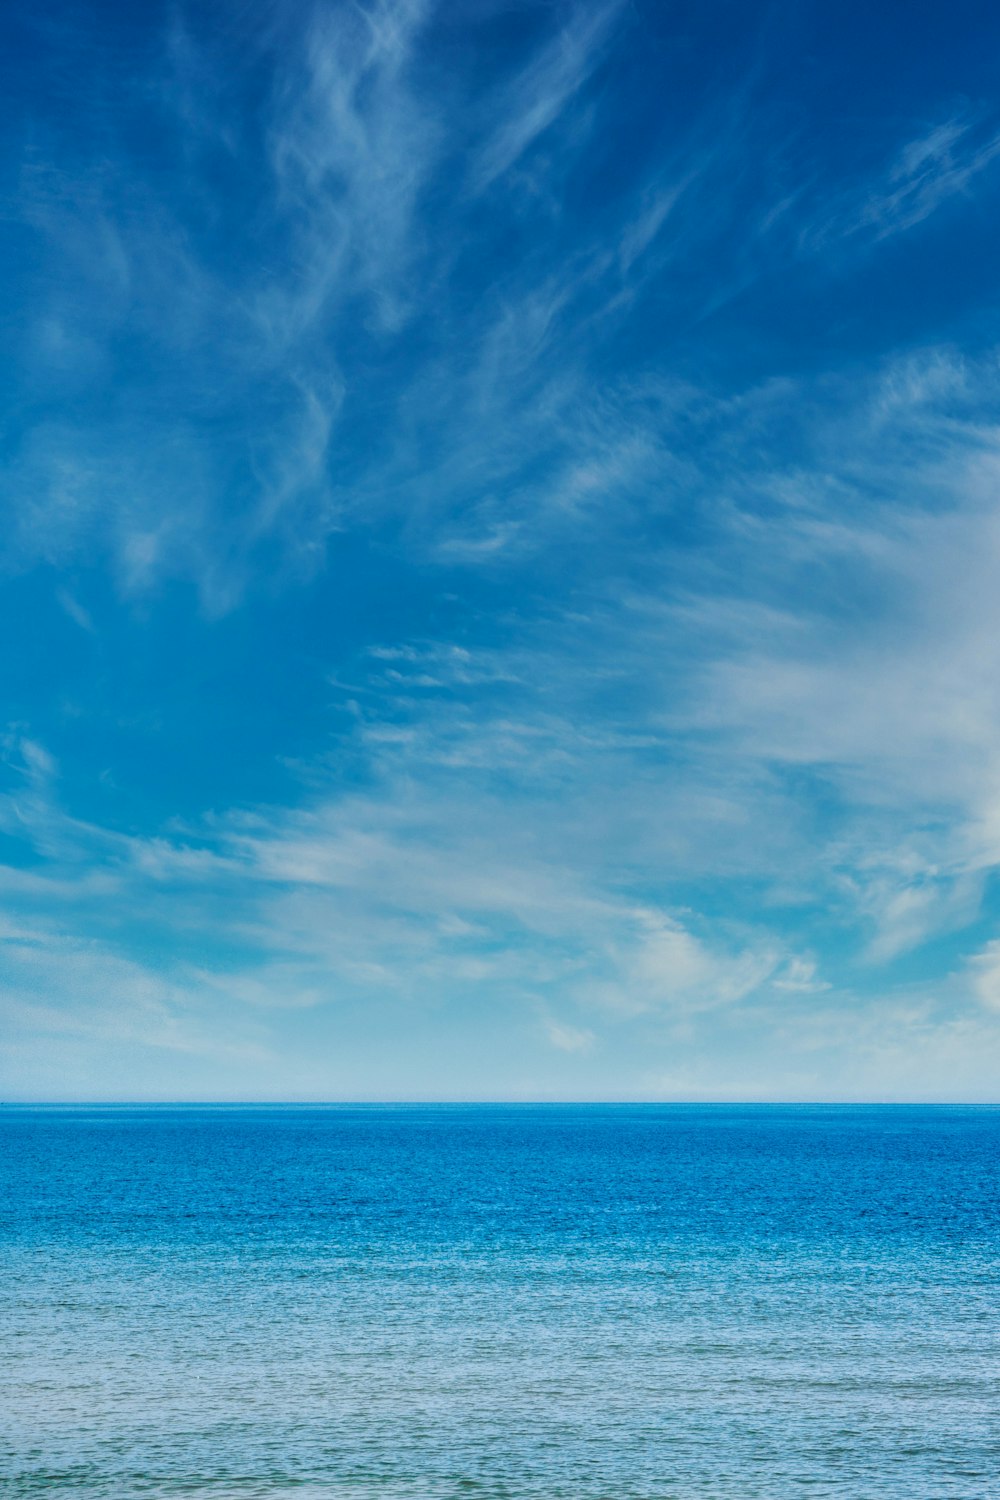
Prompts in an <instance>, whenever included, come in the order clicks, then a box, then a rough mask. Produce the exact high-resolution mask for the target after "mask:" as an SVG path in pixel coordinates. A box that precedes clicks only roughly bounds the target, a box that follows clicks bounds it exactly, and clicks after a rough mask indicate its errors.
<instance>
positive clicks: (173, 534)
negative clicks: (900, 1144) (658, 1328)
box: [0, 0, 1000, 1100]
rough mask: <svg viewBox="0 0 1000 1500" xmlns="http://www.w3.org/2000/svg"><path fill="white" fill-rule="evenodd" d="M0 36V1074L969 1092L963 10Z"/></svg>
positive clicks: (262, 8)
mask: <svg viewBox="0 0 1000 1500" xmlns="http://www.w3.org/2000/svg"><path fill="white" fill-rule="evenodd" d="M2 26H3V31H4V37H3V46H2V49H0V52H2V56H3V59H4V61H3V63H2V70H3V105H2V108H0V145H2V152H0V193H2V212H3V235H2V241H0V245H2V249H0V257H2V259H0V266H2V272H3V286H4V299H3V301H4V313H3V320H2V347H3V359H4V379H3V390H4V417H3V425H2V440H3V455H2V463H3V495H4V500H3V507H2V512H0V587H2V597H3V606H2V610H0V625H2V631H3V649H2V651H0V690H2V714H0V733H2V782H0V860H2V865H0V996H2V998H0V1006H2V1017H3V1025H2V1030H3V1047H2V1064H0V1097H2V1098H5V1099H12V1100H13V1099H71V1098H81V1099H84V1098H86V1099H91V1098H93V1099H99V1098H112V1099H124V1098H137V1099H139V1098H149V1099H169V1098H177V1099H195V1098H201V1099H341V1098H345V1099H357V1098H362V1099H385V1098H400V1099H406V1098H409V1099H421V1098H449V1099H455V1098H469V1099H476V1098H512V1099H518V1098H537V1099H560V1098H569V1099H588V1098H589V1099H597V1098H608V1099H629V1098H648V1099H661V1098H663V1099H674V1098H676V1099H688V1098H700V1099H719V1098H732V1099H739V1098H748V1097H749V1098H762V1099H769V1098H795V1099H815V1098H841V1099H853V1098H876V1099H879V1098H886V1099H893V1098H913V1099H923V1098H926V1099H936V1098H952V1099H984V1098H996V1096H997V1080H998V1078H1000V925H998V917H1000V885H998V878H997V874H998V870H1000V405H998V401H1000V358H998V347H1000V308H998V275H997V267H998V258H997V247H998V237H997V230H998V225H1000V91H998V74H997V59H998V56H1000V11H998V10H997V8H996V7H995V6H990V5H986V4H970V3H966V0H956V3H948V4H945V3H943V0H935V3H930V4H921V5H916V4H914V3H912V0H905V3H904V0H894V3H882V4H879V3H872V0H865V3H864V4H862V3H854V0H846V3H837V4H834V3H832V0H827V3H822V4H816V3H801V0H796V3H794V4H792V3H775V4H764V3H760V4H747V3H745V0H740V3H718V0H702V3H699V4H691V3H684V4H680V3H678V4H671V3H666V0H663V3H657V4H650V3H646V0H632V3H628V4H625V3H602V4H589V3H578V4H577V3H561V0H557V3H547V4H539V3H535V0H529V3H508V4H500V3H494V0H464V3H463V0H460V3H458V4H448V5H434V4H431V3H424V0H403V3H384V4H360V3H359V4H347V3H344V4H339V3H307V0H293V3H290V4H289V3H281V4H278V3H263V0H241V3H239V4H237V3H227V0H219V3H217V4H211V5H207V6H206V5H197V6H195V5H188V4H183V3H180V4H178V3H173V0H171V3H169V4H164V3H160V0H150V3H149V4H143V5H132V4H129V5H126V4H124V3H111V0H98V3H77V0H52V3H50V4H46V5H45V6H37V5H29V4H27V3H26V0H15V3H13V4H11V5H9V6H8V7H7V8H6V10H5V17H4V20H3V23H2Z"/></svg>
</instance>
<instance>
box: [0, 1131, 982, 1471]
mask: <svg viewBox="0 0 1000 1500" xmlns="http://www.w3.org/2000/svg"><path fill="white" fill-rule="evenodd" d="M998 1161H1000V1112H998V1111H995V1110H991V1109H980V1108H910V1107H880V1108H853V1107H843V1108H826V1107H814V1108H799V1107H795V1108H791V1107H788V1108H786V1107H707V1108H703V1107H684V1106H679V1107H672V1106H665V1107H657V1106H648V1107H626V1106H622V1107H570V1106H554V1107H506V1106H504V1107H500V1106H496V1107H493V1106H484V1107H464V1106H462V1107H369V1108H355V1107H339V1108H316V1109H314V1108H166V1107H163V1108H73V1109H62V1108H48V1109H34V1108H19V1107H7V1108H5V1109H3V1110H0V1211H2V1222H0V1257H2V1286H0V1292H2V1303H0V1344H2V1347H0V1493H2V1494H3V1495H4V1496H11V1497H21V1496H24V1497H28V1496H42V1495H45V1496H58V1495H62V1494H66V1495H73V1496H78V1497H80V1500H90V1497H99V1496H100V1497H105V1496H106V1497H112V1496H113V1497H116V1500H118V1497H129V1496H174V1497H184V1496H192V1497H193V1496H200V1495H205V1494H208V1495H213V1496H217V1497H220V1500H223V1497H225V1500H244V1497H264V1496H267V1497H275V1500H281V1497H293V1496H294V1497H298V1500H314V1497H315V1500H318V1497H326V1496H329V1497H331V1500H374V1497H380V1500H411V1497H412V1500H417V1497H420V1500H424V1497H427V1500H431V1497H434V1500H438V1497H440V1500H459V1497H463V1500H493V1497H496V1500H499V1497H510V1500H515V1497H517V1500H520V1497H524V1500H557V1497H559V1500H562V1497H565V1500H598V1497H601V1500H654V1497H655V1500H669V1497H676V1500H687V1497H693V1496H704V1497H712V1500H729V1497H732V1500H752V1497H758V1496H759V1497H764V1496H766V1497H786V1496H796V1495H806V1496H817V1497H818V1496H836V1497H838V1500H850V1497H859V1500H878V1497H883V1496H892V1497H900V1500H904V1497H905V1500H936V1497H946V1496H958V1497H962V1500H978V1497H981V1496H1000V1380H998V1377H1000V1241H998V1231H1000V1185H998V1170H997V1169H998Z"/></svg>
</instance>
